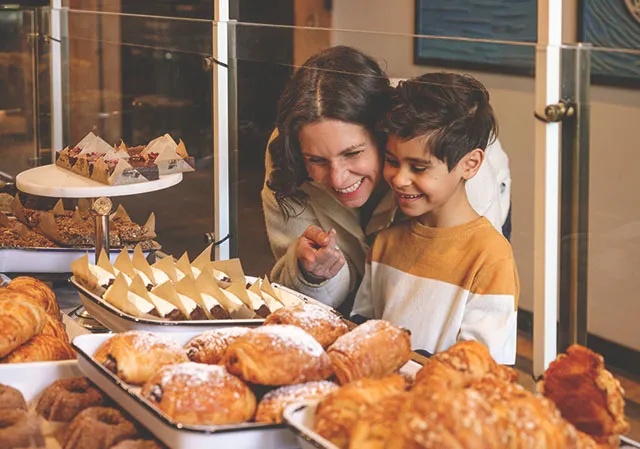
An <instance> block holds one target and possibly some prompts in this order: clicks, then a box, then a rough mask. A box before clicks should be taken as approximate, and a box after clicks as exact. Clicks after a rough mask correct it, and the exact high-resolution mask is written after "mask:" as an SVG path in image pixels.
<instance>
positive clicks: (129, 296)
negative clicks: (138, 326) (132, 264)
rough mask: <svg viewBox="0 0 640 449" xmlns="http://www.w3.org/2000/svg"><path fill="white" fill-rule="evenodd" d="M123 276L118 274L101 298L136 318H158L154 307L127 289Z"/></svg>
mask: <svg viewBox="0 0 640 449" xmlns="http://www.w3.org/2000/svg"><path fill="white" fill-rule="evenodd" d="M130 283H131V281H129V282H127V280H126V278H125V275H124V274H122V273H118V275H117V276H116V280H115V281H114V282H113V285H112V286H111V287H109V288H108V289H107V291H106V292H104V295H103V296H102V298H103V299H104V300H105V301H106V302H108V303H109V304H111V305H112V306H113V307H115V308H116V309H118V310H121V311H122V312H124V313H127V314H129V315H131V316H134V317H138V318H147V319H150V318H152V317H154V316H158V312H157V310H156V308H155V307H154V305H153V304H152V303H151V302H150V301H148V300H147V299H145V298H143V297H141V296H139V295H137V294H135V293H134V292H133V291H131V290H130V289H129V284H130Z"/></svg>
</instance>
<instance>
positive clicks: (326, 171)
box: [299, 119, 382, 207]
mask: <svg viewBox="0 0 640 449" xmlns="http://www.w3.org/2000/svg"><path fill="white" fill-rule="evenodd" d="M299 138H300V148H301V150H302V156H303V157H304V160H305V165H306V167H307V173H309V176H310V177H311V179H313V180H314V181H315V182H317V183H320V184H322V185H323V186H324V188H325V189H327V191H329V192H330V193H331V194H332V195H333V196H335V197H336V198H337V199H338V200H339V201H340V202H341V203H342V204H343V205H344V206H345V207H360V206H362V205H363V204H364V203H366V202H367V200H368V199H369V196H371V193H372V192H373V189H374V188H375V187H376V185H377V184H378V182H380V180H381V179H382V158H381V157H380V153H379V152H378V147H377V145H376V142H375V139H374V138H373V136H372V135H371V133H369V131H368V130H367V129H366V128H364V127H363V126H361V125H355V124H353V123H346V122H342V121H340V120H332V119H322V120H320V121H318V122H315V123H311V124H309V125H305V126H303V127H302V130H301V131H300V136H299Z"/></svg>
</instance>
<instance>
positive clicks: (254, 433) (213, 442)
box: [73, 332, 299, 449]
mask: <svg viewBox="0 0 640 449" xmlns="http://www.w3.org/2000/svg"><path fill="white" fill-rule="evenodd" d="M198 333H199V332H189V333H173V334H165V336H166V337H168V338H171V339H173V340H174V341H176V343H178V344H179V345H182V346H184V345H185V344H186V343H187V342H188V341H189V340H191V339H192V338H193V337H194V336H196V335H198ZM110 337H111V335H108V334H93V335H82V336H80V337H77V338H76V339H75V340H74V341H73V346H74V348H75V349H76V350H77V351H78V363H79V365H80V369H81V370H82V372H83V373H84V375H85V376H87V377H88V378H89V379H91V381H92V382H93V383H95V384H96V385H97V386H98V387H99V388H100V389H101V390H102V391H103V392H105V393H106V394H107V395H108V396H110V397H111V399H113V400H114V401H115V402H117V403H118V404H119V405H120V407H122V408H123V409H125V410H127V412H128V413H129V414H130V415H131V416H133V417H134V418H135V419H136V420H137V421H138V422H139V423H140V424H142V425H143V426H145V427H146V428H147V429H149V430H150V431H151V433H153V434H154V436H155V437H156V438H158V439H160V440H161V441H163V442H164V443H165V444H166V445H167V446H169V447H172V448H179V447H180V448H189V449H210V448H212V447H220V448H233V447H238V448H243V449H254V448H255V449H289V448H299V445H298V443H297V441H296V437H295V435H294V434H293V433H292V432H291V431H290V430H289V429H288V427H287V426H286V425H285V424H277V425H276V424H268V425H267V424H257V423H246V424H237V425H224V426H195V425H183V424H181V423H179V422H175V421H173V420H172V419H171V418H169V417H168V416H166V415H165V414H164V413H162V412H161V411H160V410H158V409H157V408H156V407H155V406H153V405H152V404H151V403H150V402H148V401H147V400H146V399H144V398H143V397H142V396H140V394H139V393H140V388H139V387H134V386H131V385H129V384H127V383H125V382H123V381H121V380H120V379H119V378H118V377H116V376H115V375H114V374H113V373H111V372H110V371H108V370H107V369H105V368H104V367H103V366H102V365H100V364H99V363H98V362H96V361H95V359H94V358H93V354H94V353H95V352H96V350H97V349H98V347H99V346H100V345H101V344H102V343H104V342H105V341H107V340H108V339H109V338H110Z"/></svg>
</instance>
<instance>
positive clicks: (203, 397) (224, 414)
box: [142, 362, 256, 425]
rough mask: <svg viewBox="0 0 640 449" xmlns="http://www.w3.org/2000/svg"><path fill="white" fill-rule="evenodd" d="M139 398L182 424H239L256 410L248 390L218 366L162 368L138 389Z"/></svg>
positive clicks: (254, 402) (222, 367)
mask: <svg viewBox="0 0 640 449" xmlns="http://www.w3.org/2000/svg"><path fill="white" fill-rule="evenodd" d="M142 396H143V397H145V398H146V399H147V400H148V401H150V402H151V403H153V404H154V405H155V406H156V407H158V409H160V410H161V411H162V412H163V413H165V414H166V415H167V416H169V417H170V418H171V419H172V420H174V421H175V422H178V423H182V424H195V425H215V424H236V423H243V422H246V421H249V420H250V419H251V418H253V415H254V413H255V410H256V398H255V396H254V394H253V392H252V391H251V389H249V387H248V386H247V385H246V384H245V383H244V382H242V381H241V380H240V379H238V378H237V377H235V376H232V375H231V374H229V373H228V372H227V370H226V369H225V368H224V366H220V365H204V364H201V363H193V362H187V363H180V364H176V365H171V366H165V367H163V368H162V369H160V371H158V372H157V373H156V374H154V375H153V376H151V378H150V379H149V380H148V381H147V383H146V384H145V385H144V387H142Z"/></svg>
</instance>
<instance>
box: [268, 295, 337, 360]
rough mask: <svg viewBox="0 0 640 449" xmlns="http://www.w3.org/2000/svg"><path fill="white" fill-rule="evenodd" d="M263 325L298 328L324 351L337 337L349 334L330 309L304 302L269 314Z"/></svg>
mask: <svg viewBox="0 0 640 449" xmlns="http://www.w3.org/2000/svg"><path fill="white" fill-rule="evenodd" d="M264 324H291V325H293V326H298V327H299V328H301V329H304V330H305V331H307V333H308V334H309V335H311V336H312V337H313V338H315V339H316V340H318V342H319V343H320V344H321V345H322V347H323V348H325V349H326V348H328V347H329V346H331V345H332V344H333V342H335V341H336V340H337V339H338V337H340V336H342V335H344V334H346V333H347V332H349V328H348V327H347V325H346V323H345V322H344V321H343V320H342V318H340V317H339V316H338V315H336V314H335V313H334V312H333V311H332V310H331V309H329V308H327V307H324V306H320V305H316V304H310V303H306V302H300V303H299V304H297V305H294V306H291V307H283V308H281V309H278V310H276V311H275V312H271V315H269V316H268V317H267V318H266V319H265V320H264Z"/></svg>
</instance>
